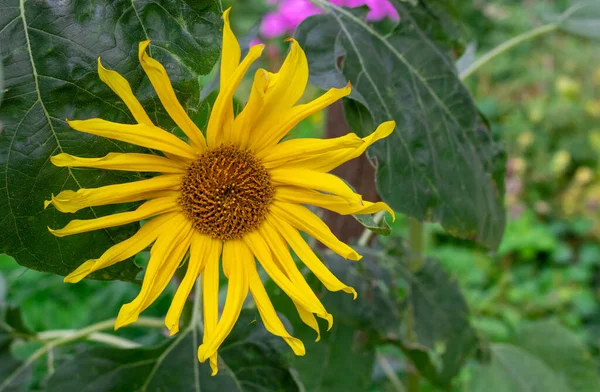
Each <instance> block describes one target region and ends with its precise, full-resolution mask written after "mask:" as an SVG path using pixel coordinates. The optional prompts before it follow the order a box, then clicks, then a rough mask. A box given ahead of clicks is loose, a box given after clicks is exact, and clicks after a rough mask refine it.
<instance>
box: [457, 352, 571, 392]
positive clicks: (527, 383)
mask: <svg viewBox="0 0 600 392" xmlns="http://www.w3.org/2000/svg"><path fill="white" fill-rule="evenodd" d="M490 355H491V359H490V361H489V362H487V363H485V364H481V365H478V366H477V367H476V368H475V369H474V372H473V375H472V378H471V382H470V385H469V388H468V391H469V392H515V391H527V392H575V391H574V390H573V391H571V390H570V389H569V387H568V386H567V385H566V382H565V380H564V379H563V378H561V377H559V376H558V375H556V374H555V373H554V372H553V371H552V369H550V368H549V367H547V366H546V365H545V364H544V363H543V362H542V361H541V360H540V359H539V358H536V357H535V356H533V355H531V354H529V353H528V352H527V351H525V350H522V349H520V348H518V347H515V346H512V345H509V344H494V345H492V347H491V348H490Z"/></svg>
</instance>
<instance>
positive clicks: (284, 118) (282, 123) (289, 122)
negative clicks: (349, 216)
mask: <svg viewBox="0 0 600 392" xmlns="http://www.w3.org/2000/svg"><path fill="white" fill-rule="evenodd" d="M350 91H351V87H350V84H348V86H346V87H344V88H341V89H337V88H332V89H331V90H329V91H327V92H326V93H325V94H323V95H321V96H320V97H319V98H317V99H315V100H313V101H311V102H309V103H305V104H303V105H297V106H294V107H293V108H291V109H289V110H286V111H285V112H282V113H276V117H275V118H274V119H273V120H271V121H261V122H259V123H257V124H256V130H255V131H254V132H253V134H254V135H256V137H255V138H253V140H252V141H251V142H250V148H251V149H252V150H253V151H255V152H260V151H262V150H264V149H265V148H268V147H271V146H273V145H275V144H277V143H278V142H279V141H280V140H281V139H283V137H284V136H285V135H287V133H288V132H289V131H290V130H291V129H292V128H293V127H295V126H296V125H297V124H298V123H299V122H300V121H302V120H304V119H305V118H307V117H308V116H310V115H311V114H313V113H316V112H318V111H320V110H323V109H324V108H326V107H327V106H329V105H331V104H332V103H334V102H335V101H337V100H339V99H341V98H343V97H345V96H347V95H348V94H350Z"/></svg>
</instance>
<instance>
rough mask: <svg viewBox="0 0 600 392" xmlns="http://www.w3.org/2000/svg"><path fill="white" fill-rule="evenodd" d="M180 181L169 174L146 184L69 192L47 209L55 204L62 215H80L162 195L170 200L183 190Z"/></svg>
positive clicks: (48, 203) (54, 200)
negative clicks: (108, 206)
mask: <svg viewBox="0 0 600 392" xmlns="http://www.w3.org/2000/svg"><path fill="white" fill-rule="evenodd" d="M181 178H182V176H181V175H176V174H166V175H162V176H157V177H153V178H149V179H147V180H141V181H134V182H126V183H124V184H115V185H107V186H102V187H100V188H91V189H86V188H81V189H79V190H78V191H77V192H74V191H70V190H66V191H62V192H60V193H59V194H58V195H56V196H52V200H50V201H45V202H44V208H47V207H48V206H49V205H50V204H52V205H53V206H54V207H55V208H56V209H57V210H59V211H60V212H77V211H79V210H81V209H82V208H86V207H94V206H103V205H107V204H117V203H128V202H132V201H139V200H144V199H150V198H154V197H158V196H161V195H164V196H167V195H171V194H175V193H177V190H178V189H179V187H180V186H181Z"/></svg>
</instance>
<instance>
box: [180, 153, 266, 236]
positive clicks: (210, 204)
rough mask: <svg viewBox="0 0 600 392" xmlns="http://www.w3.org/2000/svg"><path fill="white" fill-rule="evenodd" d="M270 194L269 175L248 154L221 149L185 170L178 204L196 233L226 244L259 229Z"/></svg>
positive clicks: (207, 154) (203, 157) (204, 155)
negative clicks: (227, 241)
mask: <svg viewBox="0 0 600 392" xmlns="http://www.w3.org/2000/svg"><path fill="white" fill-rule="evenodd" d="M273 193H274V192H273V186H272V185H271V179H270V176H269V173H268V172H267V170H266V169H265V168H264V166H263V165H262V164H261V163H260V161H259V160H258V159H256V157H255V156H254V155H253V154H252V153H251V152H249V151H245V150H240V149H238V148H237V147H234V146H221V147H218V148H214V149H211V150H208V151H206V152H205V153H204V154H203V155H202V156H201V157H200V158H199V159H198V160H197V161H194V162H193V163H192V164H191V165H190V166H189V167H188V169H187V174H186V175H185V177H184V178H183V182H182V184H181V196H180V197H179V203H180V204H181V206H182V207H183V211H184V213H185V215H186V216H187V217H188V218H189V219H190V220H191V221H192V222H193V224H194V227H195V228H196V230H198V231H199V232H200V233H202V234H206V235H209V236H211V237H213V238H218V239H221V240H224V241H226V240H232V239H237V238H240V237H242V236H243V235H244V234H245V233H248V232H250V231H253V230H255V229H257V228H258V227H259V226H260V224H261V223H262V222H263V220H264V218H265V216H266V214H267V212H268V207H269V203H270V202H271V201H272V200H273Z"/></svg>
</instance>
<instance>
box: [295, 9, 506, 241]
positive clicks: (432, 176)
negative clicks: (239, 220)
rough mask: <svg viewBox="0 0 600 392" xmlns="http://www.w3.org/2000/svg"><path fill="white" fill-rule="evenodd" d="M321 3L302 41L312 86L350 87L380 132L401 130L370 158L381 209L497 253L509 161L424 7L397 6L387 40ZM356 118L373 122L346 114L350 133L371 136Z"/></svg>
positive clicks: (353, 15)
mask: <svg viewBox="0 0 600 392" xmlns="http://www.w3.org/2000/svg"><path fill="white" fill-rule="evenodd" d="M315 3H318V5H319V6H321V7H323V8H324V9H325V11H326V13H325V14H324V15H316V16H313V17H311V18H308V19H306V20H305V21H304V22H303V23H302V24H301V25H300V27H299V28H298V30H297V32H296V38H297V39H298V41H299V42H300V44H301V45H302V47H303V48H304V50H305V51H306V54H307V56H308V60H309V68H310V72H311V75H310V76H311V81H312V83H314V84H315V85H317V86H319V87H321V88H323V89H328V88H331V87H341V86H344V85H346V83H347V82H348V80H349V81H350V82H351V83H352V86H353V93H352V95H351V96H350V98H351V99H353V100H354V101H357V102H360V104H362V106H364V107H365V108H366V110H365V111H366V112H367V113H368V114H369V115H370V116H372V117H373V122H374V124H375V125H376V124H379V123H381V122H383V121H387V120H395V121H396V124H397V127H396V130H395V132H394V133H393V134H392V135H390V136H389V137H388V138H386V139H384V140H383V141H379V142H377V143H376V144H375V145H374V146H372V147H371V148H370V150H369V156H370V157H371V158H372V159H374V160H375V161H376V163H377V165H378V166H377V189H378V191H379V194H380V195H381V197H382V199H383V200H384V201H385V202H386V203H388V204H389V205H390V206H391V207H392V208H393V209H394V210H396V211H400V212H402V213H405V214H407V215H410V216H412V217H414V218H416V219H418V220H424V219H433V220H436V221H439V222H440V223H441V224H442V225H443V226H444V227H445V228H446V230H448V231H449V232H450V233H452V234H454V235H457V236H460V237H464V238H469V239H474V240H477V241H478V242H480V243H482V244H484V245H486V246H488V247H489V248H493V249H495V248H497V247H498V245H499V243H500V240H501V238H502V233H503V231H504V225H505V213H504V208H503V201H502V191H501V190H502V189H503V183H502V182H503V175H498V174H499V173H500V174H503V173H504V168H503V167H501V163H502V161H503V159H502V157H503V156H504V152H503V149H502V147H501V146H500V145H499V144H498V143H496V142H495V141H494V140H493V138H492V136H491V134H490V132H489V130H488V129H486V128H485V127H483V126H482V120H481V119H480V116H479V113H478V112H477V109H476V108H475V105H474V103H473V100H472V98H471V95H470V94H469V92H468V90H467V89H466V88H465V87H464V86H463V84H462V83H461V81H460V80H459V78H458V76H457V74H456V69H455V65H454V62H453V61H452V59H451V58H449V57H448V56H447V53H446V50H445V48H442V47H440V46H439V45H438V41H432V40H431V39H430V38H429V37H428V35H427V33H428V30H429V29H431V28H432V25H433V23H431V22H430V21H429V20H428V19H427V15H428V13H427V12H426V11H425V10H424V9H423V6H422V5H420V6H418V7H407V6H406V5H403V4H399V3H397V2H395V6H396V8H397V10H398V12H399V14H400V18H401V20H402V22H401V23H400V24H399V25H398V26H397V27H396V28H395V29H394V30H393V31H392V32H391V33H390V34H387V35H385V36H384V35H381V34H380V33H379V32H377V31H376V30H375V29H374V28H372V27H371V26H370V25H368V24H366V23H365V22H364V21H363V18H362V15H361V14H359V13H358V12H355V11H350V10H347V9H343V8H339V7H337V6H335V5H333V4H331V3H329V2H325V1H324V0H315ZM340 58H343V60H340ZM338 64H339V68H338ZM354 108H355V109H356V105H355V106H354ZM346 109H348V107H346ZM357 117H360V118H362V119H364V118H365V117H366V116H365V115H361V116H356V115H355V114H352V113H350V114H348V118H349V120H350V124H351V126H352V127H353V128H354V129H355V130H356V131H357V132H359V133H360V134H361V135H363V136H364V135H366V134H369V133H371V132H372V131H373V127H372V126H371V127H367V124H369V123H371V121H355V120H356V119H357Z"/></svg>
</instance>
